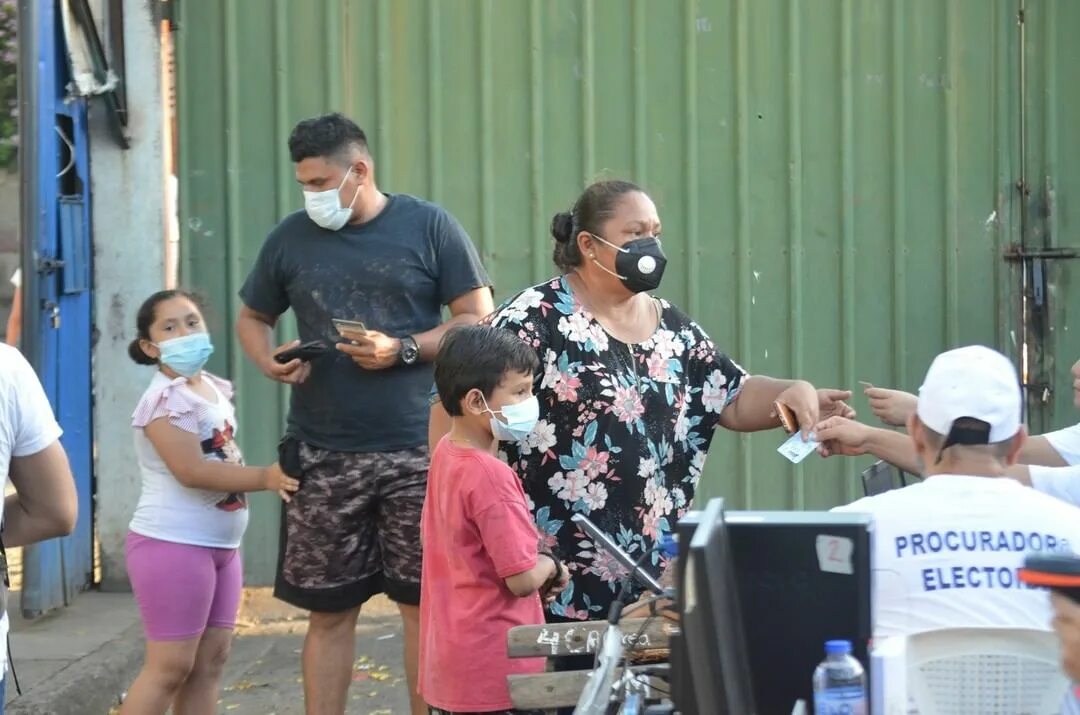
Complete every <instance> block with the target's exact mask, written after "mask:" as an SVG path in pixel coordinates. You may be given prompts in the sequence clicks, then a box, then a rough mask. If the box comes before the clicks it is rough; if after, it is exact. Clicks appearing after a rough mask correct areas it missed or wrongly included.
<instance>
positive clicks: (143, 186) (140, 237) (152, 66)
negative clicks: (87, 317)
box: [90, 0, 165, 590]
mask: <svg viewBox="0 0 1080 715" xmlns="http://www.w3.org/2000/svg"><path fill="white" fill-rule="evenodd" d="M150 4H151V3H150V2H148V0H124V42H125V45H126V47H125V49H126V52H127V78H126V79H127V98H128V111H129V113H130V116H129V127H128V132H129V134H130V138H131V148H130V149H128V150H126V151H124V150H122V149H120V148H119V147H118V146H117V145H116V142H115V141H114V140H113V139H112V137H111V136H110V135H109V132H108V130H107V126H106V124H105V116H104V111H103V107H102V106H101V105H100V104H99V103H97V102H94V103H93V104H92V105H91V106H92V108H93V109H92V112H93V114H92V117H91V127H90V129H91V138H90V142H91V143H90V147H91V152H90V154H91V157H90V165H91V172H90V173H91V191H92V202H93V203H92V206H93V217H94V219H93V220H94V285H95V291H94V299H95V316H96V317H95V323H96V327H97V329H98V331H99V332H100V337H99V339H98V342H97V346H96V348H95V353H94V363H95V390H96V397H97V400H96V404H95V408H94V431H95V438H96V440H97V464H96V469H95V471H96V474H97V507H96V508H97V513H96V517H97V532H98V538H99V539H100V544H101V566H102V588H104V589H106V590H127V589H128V588H129V584H128V580H127V571H126V569H125V566H124V536H125V534H126V533H127V525H128V522H129V521H130V519H131V514H132V512H133V511H134V508H135V503H136V501H137V500H138V497H139V483H140V479H139V471H138V467H137V466H136V463H135V452H134V447H133V444H132V436H131V413H132V410H133V409H134V408H135V404H136V403H137V402H138V400H139V397H140V396H141V395H142V392H143V389H144V388H145V386H146V385H147V383H148V382H149V380H150V378H151V373H150V371H149V370H148V369H147V368H145V367H139V366H137V365H135V364H134V363H133V362H131V360H130V359H129V358H128V356H127V345H128V343H129V342H130V341H131V339H132V338H133V337H134V331H135V314H136V312H137V311H138V309H139V305H140V304H141V303H142V301H143V300H144V299H145V298H146V297H147V296H149V295H150V294H151V293H153V292H154V291H156V290H160V289H161V288H163V287H164V285H165V263H164V246H165V243H164V235H165V234H164V232H165V225H164V219H163V217H164V198H165V186H164V180H163V171H164V170H163V166H164V164H163V150H164V146H163V144H162V131H161V127H162V102H161V67H160V60H159V49H158V48H159V46H158V28H157V26H156V24H155V22H154V20H153V18H152V16H151V12H150Z"/></svg>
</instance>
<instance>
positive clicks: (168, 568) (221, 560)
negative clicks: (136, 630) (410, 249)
mask: <svg viewBox="0 0 1080 715" xmlns="http://www.w3.org/2000/svg"><path fill="white" fill-rule="evenodd" d="M127 568H128V578H129V579H131V588H132V590H133V591H134V592H135V601H136V602H137V603H138V604H139V613H140V614H141V615H142V620H143V627H144V629H145V630H146V637H147V639H148V640H152V641H181V640H189V639H191V638H197V637H199V636H200V635H202V633H203V631H205V630H206V629H207V628H228V629H232V628H233V627H234V626H236V610H237V608H239V606H240V590H241V588H242V586H243V569H242V567H241V561H240V552H239V550H238V549H214V548H209V547H206V546H191V545H189V544H177V543H174V542H172V541H161V540H160V539H151V538H150V537H147V536H141V535H139V534H135V533H132V532H128V535H127Z"/></svg>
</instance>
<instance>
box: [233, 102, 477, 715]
mask: <svg viewBox="0 0 1080 715" xmlns="http://www.w3.org/2000/svg"><path fill="white" fill-rule="evenodd" d="M289 150H290V153H291V155H292V160H293V162H295V164H296V178H297V181H298V182H299V183H300V184H301V186H302V187H303V189H304V204H305V210H304V211H299V212H297V213H294V214H292V215H290V216H287V217H286V218H285V219H284V220H282V222H281V223H280V224H278V225H277V227H275V228H274V230H273V231H271V232H270V235H269V236H268V237H267V239H266V242H265V243H264V244H263V247H262V249H261V250H260V252H259V256H258V258H257V259H256V261H255V265H254V266H253V267H252V270H251V273H250V274H249V275H248V278H247V280H246V281H245V283H244V286H243V288H242V289H241V290H240V297H241V299H242V300H243V303H244V305H243V308H242V309H241V312H240V317H239V319H238V320H237V325H236V329H237V333H238V335H239V337H240V341H241V343H242V345H243V347H244V351H245V352H246V353H247V355H248V357H249V358H250V359H251V360H252V361H253V362H254V363H255V364H256V365H257V366H258V367H259V368H260V369H261V370H262V371H263V372H264V373H265V374H266V375H267V376H268V377H270V378H272V379H274V380H278V381H280V382H284V383H288V384H291V385H292V386H293V389H292V400H291V404H290V410H289V420H288V436H287V438H286V440H285V442H284V443H283V444H285V445H286V448H292V453H293V454H294V455H295V457H296V459H295V461H296V462H297V464H296V467H294V468H295V469H298V470H299V474H298V476H299V478H300V480H301V487H300V490H299V491H298V492H297V493H296V494H295V495H294V496H293V498H292V501H291V502H289V503H288V505H287V506H286V507H285V511H284V516H283V520H284V528H283V531H282V533H283V538H282V543H281V546H280V553H279V559H278V562H279V567H278V575H277V580H276V583H275V586H274V593H275V595H276V596H277V597H278V598H281V599H282V600H284V601H287V602H288V603H291V604H293V605H295V606H299V607H301V608H305V609H307V610H310V611H311V612H312V613H311V619H310V622H309V626H308V634H307V638H306V640H305V642H304V656H303V670H304V697H305V700H306V702H307V710H308V712H315V713H323V712H326V713H331V712H332V713H341V712H344V710H345V704H346V698H347V691H348V686H349V683H350V682H351V671H352V663H353V653H354V647H355V645H354V638H355V636H354V632H355V627H356V619H357V616H358V614H359V612H360V606H361V605H362V604H363V603H364V602H365V601H366V600H367V599H369V598H370V597H371V596H373V595H374V594H376V593H380V592H385V593H386V594H387V595H388V596H389V597H390V598H391V599H393V600H394V601H395V602H397V603H398V606H399V609H400V610H401V614H402V618H403V621H404V625H405V665H406V674H407V675H408V676H409V677H408V680H409V691H410V697H411V698H412V711H413V713H414V715H420V713H425V712H427V711H426V708H425V706H424V704H423V702H422V701H421V700H420V699H419V697H418V696H416V695H415V692H416V655H417V643H418V641H417V638H418V630H419V610H418V608H417V606H418V604H419V602H420V601H419V599H420V560H421V555H420V510H421V508H422V506H423V498H424V492H425V489H426V481H427V464H428V461H427V458H428V454H427V446H426V443H427V417H428V402H427V397H428V392H429V389H430V387H431V384H432V380H433V376H432V366H431V360H432V359H433V358H434V356H435V353H436V351H437V348H438V344H439V340H440V339H441V338H442V336H443V334H444V333H445V332H446V330H447V329H448V328H449V327H451V326H453V325H463V324H469V323H475V322H476V321H477V320H479V318H481V317H483V316H484V315H486V314H488V313H489V312H491V311H492V308H493V306H492V300H491V289H490V285H491V282H490V281H489V279H488V277H487V274H486V273H485V271H484V268H483V266H482V265H481V264H480V260H479V257H478V256H477V254H476V250H475V249H474V247H473V245H472V243H471V242H470V241H469V237H468V236H467V235H466V234H465V231H464V230H463V229H462V227H461V226H460V225H459V224H458V222H457V221H456V220H454V218H453V217H452V216H451V215H450V214H449V213H447V212H446V211H445V210H444V209H442V208H440V207H438V206H436V205H435V204H432V203H429V202H427V201H423V200H422V199H418V198H415V197H412V196H408V195H405V194H384V193H382V192H381V191H379V189H378V187H377V186H376V184H375V173H374V161H373V160H372V157H371V154H370V152H369V151H368V146H367V138H366V137H365V135H364V133H363V131H361V130H360V128H359V127H357V126H356V124H354V123H353V122H352V121H350V120H349V119H347V118H345V117H343V116H341V115H340V114H330V115H325V116H321V117H315V118H312V119H307V120H304V121H302V122H300V123H299V124H298V125H297V126H296V128H295V129H293V132H292V135H291V136H290V137H289ZM444 306H447V307H449V311H450V315H451V317H450V319H449V320H448V321H447V322H445V323H444V322H442V308H443V307H444ZM290 308H291V309H292V311H293V313H294V315H295V316H296V321H297V326H298V329H299V335H300V341H299V342H296V343H292V344H290V345H284V346H281V347H278V348H275V347H274V343H273V327H274V325H275V324H276V323H277V320H278V318H279V317H280V316H281V315H282V314H283V313H285V311H287V310H289V309H290ZM335 320H346V321H352V322H354V323H363V326H364V329H363V330H362V331H361V332H357V330H356V329H354V331H351V332H348V333H346V334H345V337H346V338H347V340H342V336H341V335H340V334H339V330H338V329H337V328H336V327H335V324H334V321H335ZM313 340H323V341H325V342H327V343H328V344H330V345H333V346H334V349H333V350H331V351H330V352H328V353H326V354H324V355H322V356H320V357H316V358H313V359H311V360H310V361H309V362H305V361H302V360H299V359H295V360H292V361H289V362H287V363H285V364H283V365H282V364H278V363H277V362H276V361H275V360H274V355H275V354H276V353H278V352H282V351H284V350H287V349H289V348H292V347H296V346H297V345H298V344H299V343H300V342H303V343H306V342H309V341H313ZM339 341H341V342H339Z"/></svg>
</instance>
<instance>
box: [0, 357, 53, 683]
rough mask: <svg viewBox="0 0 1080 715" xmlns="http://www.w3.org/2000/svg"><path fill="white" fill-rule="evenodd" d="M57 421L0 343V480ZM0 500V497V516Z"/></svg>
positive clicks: (1, 655)
mask: <svg viewBox="0 0 1080 715" xmlns="http://www.w3.org/2000/svg"><path fill="white" fill-rule="evenodd" d="M60 434H61V430H60V425H59V424H57V422H56V418H55V417H54V416H53V411H52V407H51V406H50V405H49V399H48V398H47V397H46V396H45V390H44V388H42V386H41V382H40V381H39V380H38V376H37V373H35V372H34V368H32V367H31V366H30V363H28V362H27V361H26V358H24V357H23V355H22V353H20V352H19V351H18V350H16V349H15V348H13V347H11V346H10V345H4V344H2V343H0V465H2V466H0V468H2V469H3V470H4V472H3V479H2V480H0V483H6V482H7V478H8V476H9V475H10V469H11V458H12V457H29V456H32V455H34V454H37V453H38V452H41V451H42V450H44V449H45V448H46V447H48V446H50V445H51V444H53V443H54V442H56V440H58V439H60ZM3 513H4V503H3V501H2V500H0V520H2V519H3ZM8 625H9V621H8V615H7V613H4V614H3V617H2V618H0V644H2V643H4V642H6V639H7V633H8ZM6 668H7V650H6V649H5V648H0V677H2V675H3V673H4V671H5V670H6Z"/></svg>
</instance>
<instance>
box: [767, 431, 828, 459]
mask: <svg viewBox="0 0 1080 715" xmlns="http://www.w3.org/2000/svg"><path fill="white" fill-rule="evenodd" d="M817 447H818V441H817V440H816V439H814V438H813V436H811V437H810V439H808V440H807V441H805V442H803V438H802V433H801V432H796V433H795V434H793V435H791V436H790V437H788V438H787V441H786V442H784V443H783V444H782V445H780V448H779V449H777V450H776V451H777V452H779V453H780V454H782V455H784V456H785V457H787V458H788V459H789V460H790V461H791V463H792V464H798V463H799V462H801V461H803V460H804V459H806V458H807V457H808V456H809V455H810V454H811V453H812V452H814V451H816V450H817Z"/></svg>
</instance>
